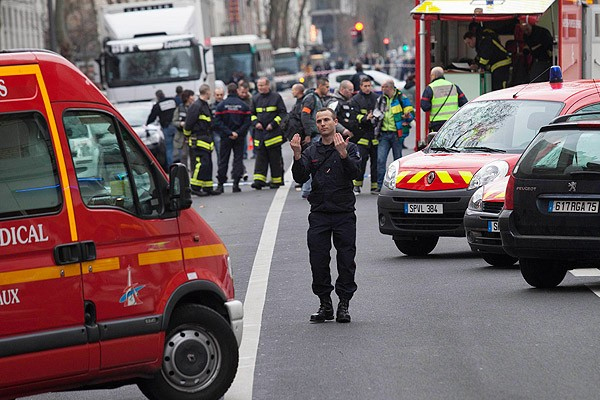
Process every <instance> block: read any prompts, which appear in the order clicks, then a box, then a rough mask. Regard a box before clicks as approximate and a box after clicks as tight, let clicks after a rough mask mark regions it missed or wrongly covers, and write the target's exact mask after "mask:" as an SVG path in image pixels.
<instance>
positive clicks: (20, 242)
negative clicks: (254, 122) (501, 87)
mask: <svg viewBox="0 0 600 400" xmlns="http://www.w3.org/2000/svg"><path fill="white" fill-rule="evenodd" d="M191 203H192V201H191V194H190V189H189V176H188V172H187V170H186V168H185V167H184V166H183V165H181V164H174V165H172V166H171V168H170V170H169V176H166V175H165V173H164V172H163V171H162V170H161V168H160V166H159V164H158V162H157V161H156V159H155V158H154V157H153V156H152V154H151V153H150V152H149V151H148V149H147V148H146V147H145V146H144V145H143V143H142V142H141V141H140V139H139V138H138V136H137V135H136V134H135V133H134V131H133V130H132V129H131V127H130V126H129V125H128V124H127V122H126V121H125V120H124V119H123V118H122V116H121V115H120V114H119V113H118V112H117V111H116V110H115V109H114V108H113V106H112V105H111V104H110V103H109V102H108V101H107V99H106V98H105V97H104V96H103V95H102V93H101V92H100V91H99V90H98V89H97V88H96V87H95V86H94V84H93V83H92V82H91V81H90V80H89V79H87V78H86V77H85V76H84V75H83V74H82V73H80V72H79V71H78V70H77V69H76V68H75V67H74V66H73V65H71V64H70V63H69V62H68V61H66V60H65V59H64V58H62V57H61V56H59V55H57V54H54V53H51V52H45V51H21V52H0V399H13V398H15V397H22V396H26V395H31V394H35V393H41V392H46V391H60V390H68V389H74V388H86V387H90V388H101V387H109V388H110V387H116V386H119V385H121V384H131V383H137V384H138V385H139V387H140V388H141V390H142V392H143V393H144V394H145V395H146V396H147V397H148V398H150V399H179V400H181V399H213V398H219V397H221V396H222V395H223V394H224V393H225V392H226V391H227V389H228V388H229V386H230V385H231V382H232V381H233V378H234V376H235V374H236V371H237V366H238V346H239V343H240V341H241V336H242V326H243V307H242V303H241V302H240V301H237V300H235V299H234V288H233V279H232V276H231V270H230V266H229V256H228V252H227V249H226V248H225V246H224V244H223V242H222V241H221V239H220V238H219V237H218V236H217V235H216V234H215V232H214V231H213V230H212V229H211V228H210V227H209V226H208V225H207V224H206V223H205V222H204V221H203V220H202V218H201V217H200V216H199V215H198V214H197V213H196V212H195V211H194V210H193V209H191V208H190V206H191Z"/></svg>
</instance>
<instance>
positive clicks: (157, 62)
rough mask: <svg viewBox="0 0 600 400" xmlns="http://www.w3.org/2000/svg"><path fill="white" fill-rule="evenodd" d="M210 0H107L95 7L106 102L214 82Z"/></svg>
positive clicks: (144, 97) (169, 93)
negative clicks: (113, 1)
mask: <svg viewBox="0 0 600 400" xmlns="http://www.w3.org/2000/svg"><path fill="white" fill-rule="evenodd" d="M209 11H210V0H170V1H169V0H148V1H140V2H135V3H118V4H107V5H104V6H102V7H101V10H100V12H99V13H98V32H99V38H100V40H101V41H102V53H101V54H100V57H99V59H98V63H99V66H100V76H101V81H102V86H103V89H104V91H105V93H106V96H107V97H108V99H109V100H110V101H111V102H112V103H122V102H132V101H142V100H152V99H154V97H155V92H156V91H157V90H159V89H160V90H162V91H163V92H164V93H165V95H167V96H172V95H174V94H175V88H176V87H177V86H179V85H181V86H182V87H183V88H184V89H191V90H193V91H194V92H196V93H197V92H198V89H199V87H200V85H201V84H202V83H203V82H205V81H208V83H212V82H214V63H213V56H212V51H211V48H210V25H211V24H210V12H209Z"/></svg>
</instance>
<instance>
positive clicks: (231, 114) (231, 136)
mask: <svg viewBox="0 0 600 400" xmlns="http://www.w3.org/2000/svg"><path fill="white" fill-rule="evenodd" d="M251 114H252V111H250V107H248V105H247V104H246V103H245V102H244V101H243V100H242V99H240V98H239V97H238V96H237V85H236V84H235V83H230V84H229V85H227V98H226V99H225V100H223V101H222V102H220V103H219V105H218V106H217V108H216V110H215V130H216V131H217V132H218V133H219V134H220V135H221V157H219V171H218V173H217V179H218V180H219V184H218V186H217V189H216V191H217V192H221V193H223V184H224V183H225V182H226V181H227V166H228V165H229V155H230V154H231V151H232V150H233V168H232V171H231V177H232V178H233V192H234V193H237V192H241V189H240V179H241V178H242V174H243V173H244V165H243V162H244V160H243V157H244V146H245V144H246V134H247V133H248V128H249V127H250V115H251Z"/></svg>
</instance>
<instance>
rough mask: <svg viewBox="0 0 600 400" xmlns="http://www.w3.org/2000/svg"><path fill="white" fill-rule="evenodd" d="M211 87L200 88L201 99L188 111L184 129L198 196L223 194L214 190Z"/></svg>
mask: <svg viewBox="0 0 600 400" xmlns="http://www.w3.org/2000/svg"><path fill="white" fill-rule="evenodd" d="M209 99H210V86H208V85H206V84H204V85H202V86H200V97H199V98H198V100H196V101H195V102H194V103H193V104H192V105H191V106H190V108H189V109H188V112H187V116H186V118H185V125H184V128H183V133H184V135H185V136H186V137H187V138H188V144H189V146H190V159H191V162H192V178H191V179H190V184H191V186H192V193H193V194H195V195H196V196H208V195H211V194H221V192H217V191H215V190H213V181H212V175H213V173H212V156H211V155H212V151H213V149H214V147H215V145H214V143H213V135H212V123H211V121H212V118H211V111H210V106H209V105H208V100H209Z"/></svg>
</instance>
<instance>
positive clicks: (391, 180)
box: [383, 161, 400, 190]
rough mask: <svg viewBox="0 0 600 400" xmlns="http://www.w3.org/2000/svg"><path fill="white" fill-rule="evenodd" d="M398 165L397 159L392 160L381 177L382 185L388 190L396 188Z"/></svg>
mask: <svg viewBox="0 0 600 400" xmlns="http://www.w3.org/2000/svg"><path fill="white" fill-rule="evenodd" d="M399 166H400V163H399V162H398V161H393V162H392V163H391V164H390V165H389V166H388V168H387V171H386V173H385V177H384V178H383V186H385V187H386V188H388V189H390V190H394V189H395V188H396V175H397V174H398V168H399Z"/></svg>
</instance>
